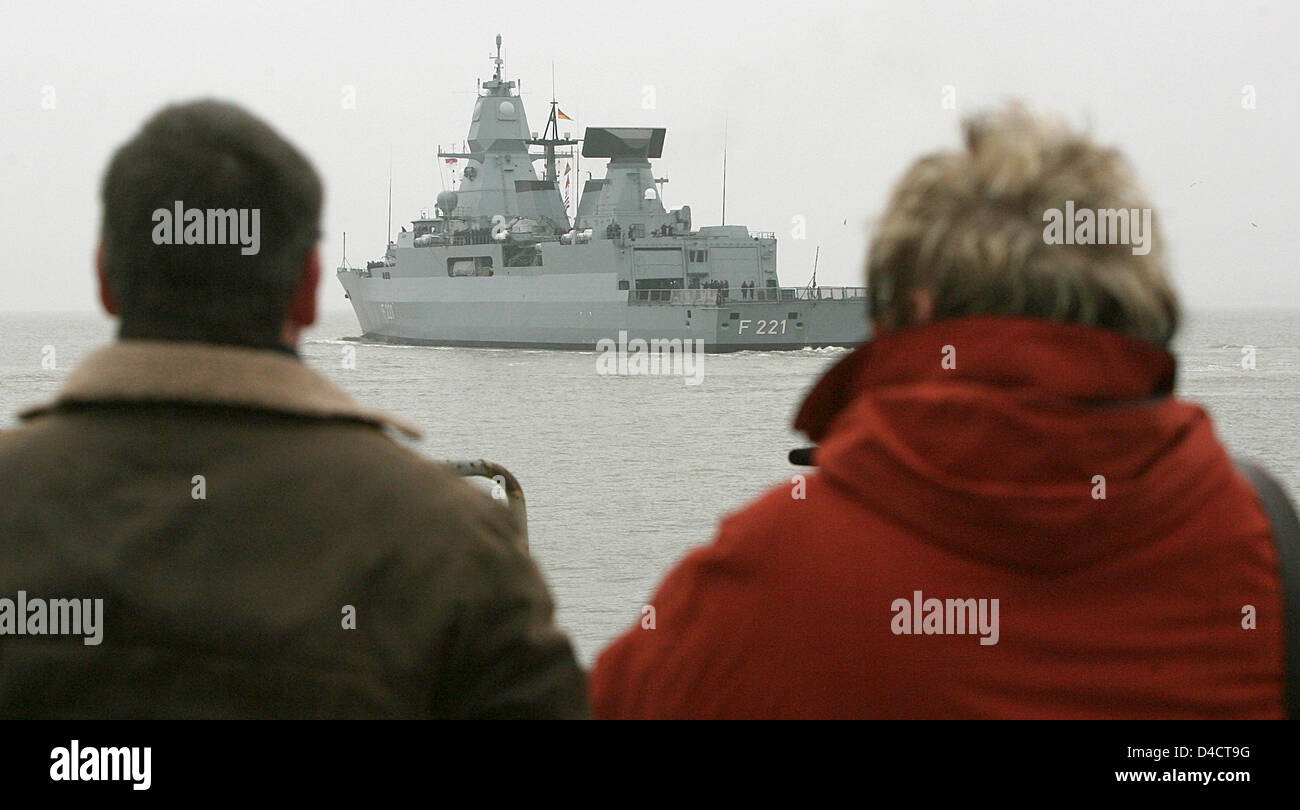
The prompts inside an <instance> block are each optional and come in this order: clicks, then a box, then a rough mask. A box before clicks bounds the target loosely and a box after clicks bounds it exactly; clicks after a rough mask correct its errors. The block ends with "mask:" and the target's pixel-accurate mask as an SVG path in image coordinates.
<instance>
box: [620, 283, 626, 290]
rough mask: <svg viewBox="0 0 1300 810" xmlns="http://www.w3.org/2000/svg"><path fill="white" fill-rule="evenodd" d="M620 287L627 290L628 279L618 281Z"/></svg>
mask: <svg viewBox="0 0 1300 810" xmlns="http://www.w3.org/2000/svg"><path fill="white" fill-rule="evenodd" d="M618 288H619V289H620V290H626V289H627V282H626V281H620V282H619V283H618Z"/></svg>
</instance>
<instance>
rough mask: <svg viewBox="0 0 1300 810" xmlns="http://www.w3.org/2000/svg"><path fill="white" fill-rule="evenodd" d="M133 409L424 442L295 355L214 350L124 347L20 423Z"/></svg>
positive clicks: (81, 368)
mask: <svg viewBox="0 0 1300 810" xmlns="http://www.w3.org/2000/svg"><path fill="white" fill-rule="evenodd" d="M129 402H136V403H141V402H158V403H162V402H174V403H189V404H197V405H224V406H229V407H237V408H249V409H255V410H266V411H276V412H280V413H286V414H292V415H296V416H305V417H309V418H314V419H351V420H356V421H361V422H368V423H370V424H373V425H377V426H379V427H391V428H394V429H396V430H398V431H400V432H402V433H404V434H406V435H407V436H409V437H411V438H413V439H418V438H420V430H419V428H416V427H415V426H414V425H412V424H411V423H410V422H407V421H406V420H404V419H401V418H399V417H396V416H392V415H390V414H387V413H384V412H383V411H378V410H373V409H370V408H366V407H364V406H362V405H360V404H358V403H357V402H356V400H354V399H353V398H352V397H351V396H350V395H349V394H347V393H346V392H345V391H343V390H342V389H341V388H339V387H337V386H336V385H334V384H333V383H331V382H330V381H329V380H327V379H326V378H325V377H324V376H322V375H320V374H318V373H316V372H315V371H312V370H311V369H310V368H308V367H307V366H306V365H305V364H303V363H302V362H301V361H299V360H298V359H297V358H296V357H294V356H293V355H291V354H288V353H285V352H278V351H272V350H269V349H251V348H246V347H242V346H226V345H217V344H212V343H179V342H173V341H156V340H133V339H132V340H119V341H118V342H116V343H114V344H112V345H110V346H106V347H104V348H102V349H99V350H97V351H95V352H93V353H92V354H91V355H90V356H89V357H87V358H86V359H85V360H84V361H83V362H82V363H81V364H80V365H78V366H77V367H76V368H75V369H73V370H72V372H71V373H70V374H69V375H68V379H67V382H66V383H65V384H64V386H63V389H62V390H61V391H60V392H59V394H58V396H57V397H55V399H54V400H53V401H52V402H48V403H45V404H43V405H37V406H35V407H33V408H29V409H27V410H25V411H23V412H21V413H20V414H19V416H20V417H21V418H23V419H30V418H32V417H35V416H38V415H40V414H43V413H47V412H49V411H53V410H56V409H58V408H60V407H62V406H66V405H79V404H93V403H129Z"/></svg>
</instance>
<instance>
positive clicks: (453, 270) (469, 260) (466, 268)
mask: <svg viewBox="0 0 1300 810" xmlns="http://www.w3.org/2000/svg"><path fill="white" fill-rule="evenodd" d="M447 275H449V276H453V277H456V276H490V275H492V257H491V256H454V257H452V258H450V259H447Z"/></svg>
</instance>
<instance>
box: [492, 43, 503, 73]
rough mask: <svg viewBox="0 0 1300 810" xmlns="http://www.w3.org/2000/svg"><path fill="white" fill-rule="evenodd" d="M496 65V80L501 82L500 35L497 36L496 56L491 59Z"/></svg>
mask: <svg viewBox="0 0 1300 810" xmlns="http://www.w3.org/2000/svg"><path fill="white" fill-rule="evenodd" d="M492 61H493V62H495V63H496V66H497V70H496V76H495V78H496V80H497V81H501V61H502V60H501V35H500V34H497V55H496V56H495V57H494V58H493V59H492Z"/></svg>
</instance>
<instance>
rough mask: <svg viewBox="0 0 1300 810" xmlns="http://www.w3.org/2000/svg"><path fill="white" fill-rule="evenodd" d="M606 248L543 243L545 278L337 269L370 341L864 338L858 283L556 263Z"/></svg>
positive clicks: (579, 345) (782, 342)
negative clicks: (749, 284) (692, 283)
mask: <svg viewBox="0 0 1300 810" xmlns="http://www.w3.org/2000/svg"><path fill="white" fill-rule="evenodd" d="M608 244H609V243H605V242H601V243H593V244H590V245H579V246H565V245H545V246H543V247H542V251H543V252H544V255H545V256H546V259H547V261H546V262H545V264H544V265H543V267H546V268H547V270H548V271H547V272H544V273H543V272H540V271H541V270H542V268H515V269H509V270H507V271H506V273H508V274H497V275H494V276H492V277H472V276H471V277H462V278H451V277H448V276H447V275H446V274H445V272H444V273H442V274H440V275H435V274H434V273H433V272H428V273H418V272H416V273H413V274H411V275H402V274H401V272H402V271H399V270H398V269H397V268H398V267H403V268H407V267H410V266H411V265H412V264H417V262H415V261H414V260H413V261H412V262H409V263H408V262H398V264H397V265H394V266H392V267H387V268H382V269H381V268H375V269H372V270H369V271H367V270H352V271H349V272H340V273H339V280H340V281H341V282H342V285H343V287H344V289H345V290H346V292H347V295H348V298H349V299H350V301H351V303H352V306H353V309H354V311H355V312H356V315H357V320H358V322H359V323H360V325H361V329H362V333H363V339H365V340H368V341H374V342H385V343H402V344H413V345H435V346H470V347H474V346H477V347H493V348H546V349H572V350H584V349H585V350H591V349H594V348H595V346H596V345H597V343H598V342H599V341H601V340H605V339H610V340H615V341H617V340H618V339H619V338H620V333H626V334H625V337H626V338H627V339H629V340H630V339H635V338H641V339H644V340H653V339H665V340H673V339H683V340H687V339H690V340H695V339H702V340H703V341H704V343H703V346H704V349H705V351H708V352H731V351H743V350H766V351H773V350H793V349H802V348H822V347H828V346H856V345H858V344H859V343H861V342H862V341H864V340H865V339H866V337H867V333H868V329H869V327H868V324H867V318H866V303H865V300H864V298H863V295H862V293H863V291H862V290H861V289H860V288H852V287H849V288H845V287H795V288H790V287H767V288H754V289H725V290H723V289H628V288H629V287H631V286H632V284H629V283H627V280H625V279H623V280H621V279H620V274H619V273H617V272H594V271H591V272H559V271H556V270H554V269H551V268H552V267H554V266H555V265H559V264H563V262H562V261H561V256H563V254H565V253H572V254H573V256H572V258H573V259H574V262H575V263H581V264H582V265H586V266H593V265H594V266H601V265H603V266H607V267H608V266H611V265H613V264H615V262H616V259H617V257H615V256H609V257H606V259H607V260H606V261H604V262H602V261H600V260H597V259H593V257H592V256H591V255H590V254H592V253H599V252H601V249H602V247H604V246H606V245H608ZM611 247H612V246H611ZM653 249H654V250H656V251H657V252H659V253H661V254H662V252H665V248H663V247H656V248H653ZM414 250H419V249H414ZM453 250H454V249H453ZM630 250H635V248H632V249H630ZM461 252H473V251H461ZM610 252H613V251H612V250H611V251H610ZM438 253H441V251H439V252H438ZM553 254H555V255H554V257H552V255H553ZM429 255H430V256H431V257H432V256H436V255H437V254H436V253H432V252H431V253H430V254H429ZM633 255H635V253H633ZM440 258H441V257H440ZM530 271H531V272H530ZM408 272H409V271H408ZM655 272H662V270H656V271H655ZM385 274H387V276H388V277H387V278H385V277H384V276H385ZM620 281H622V282H623V283H622V284H620ZM633 281H635V280H633ZM620 286H623V287H624V289H620Z"/></svg>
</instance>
